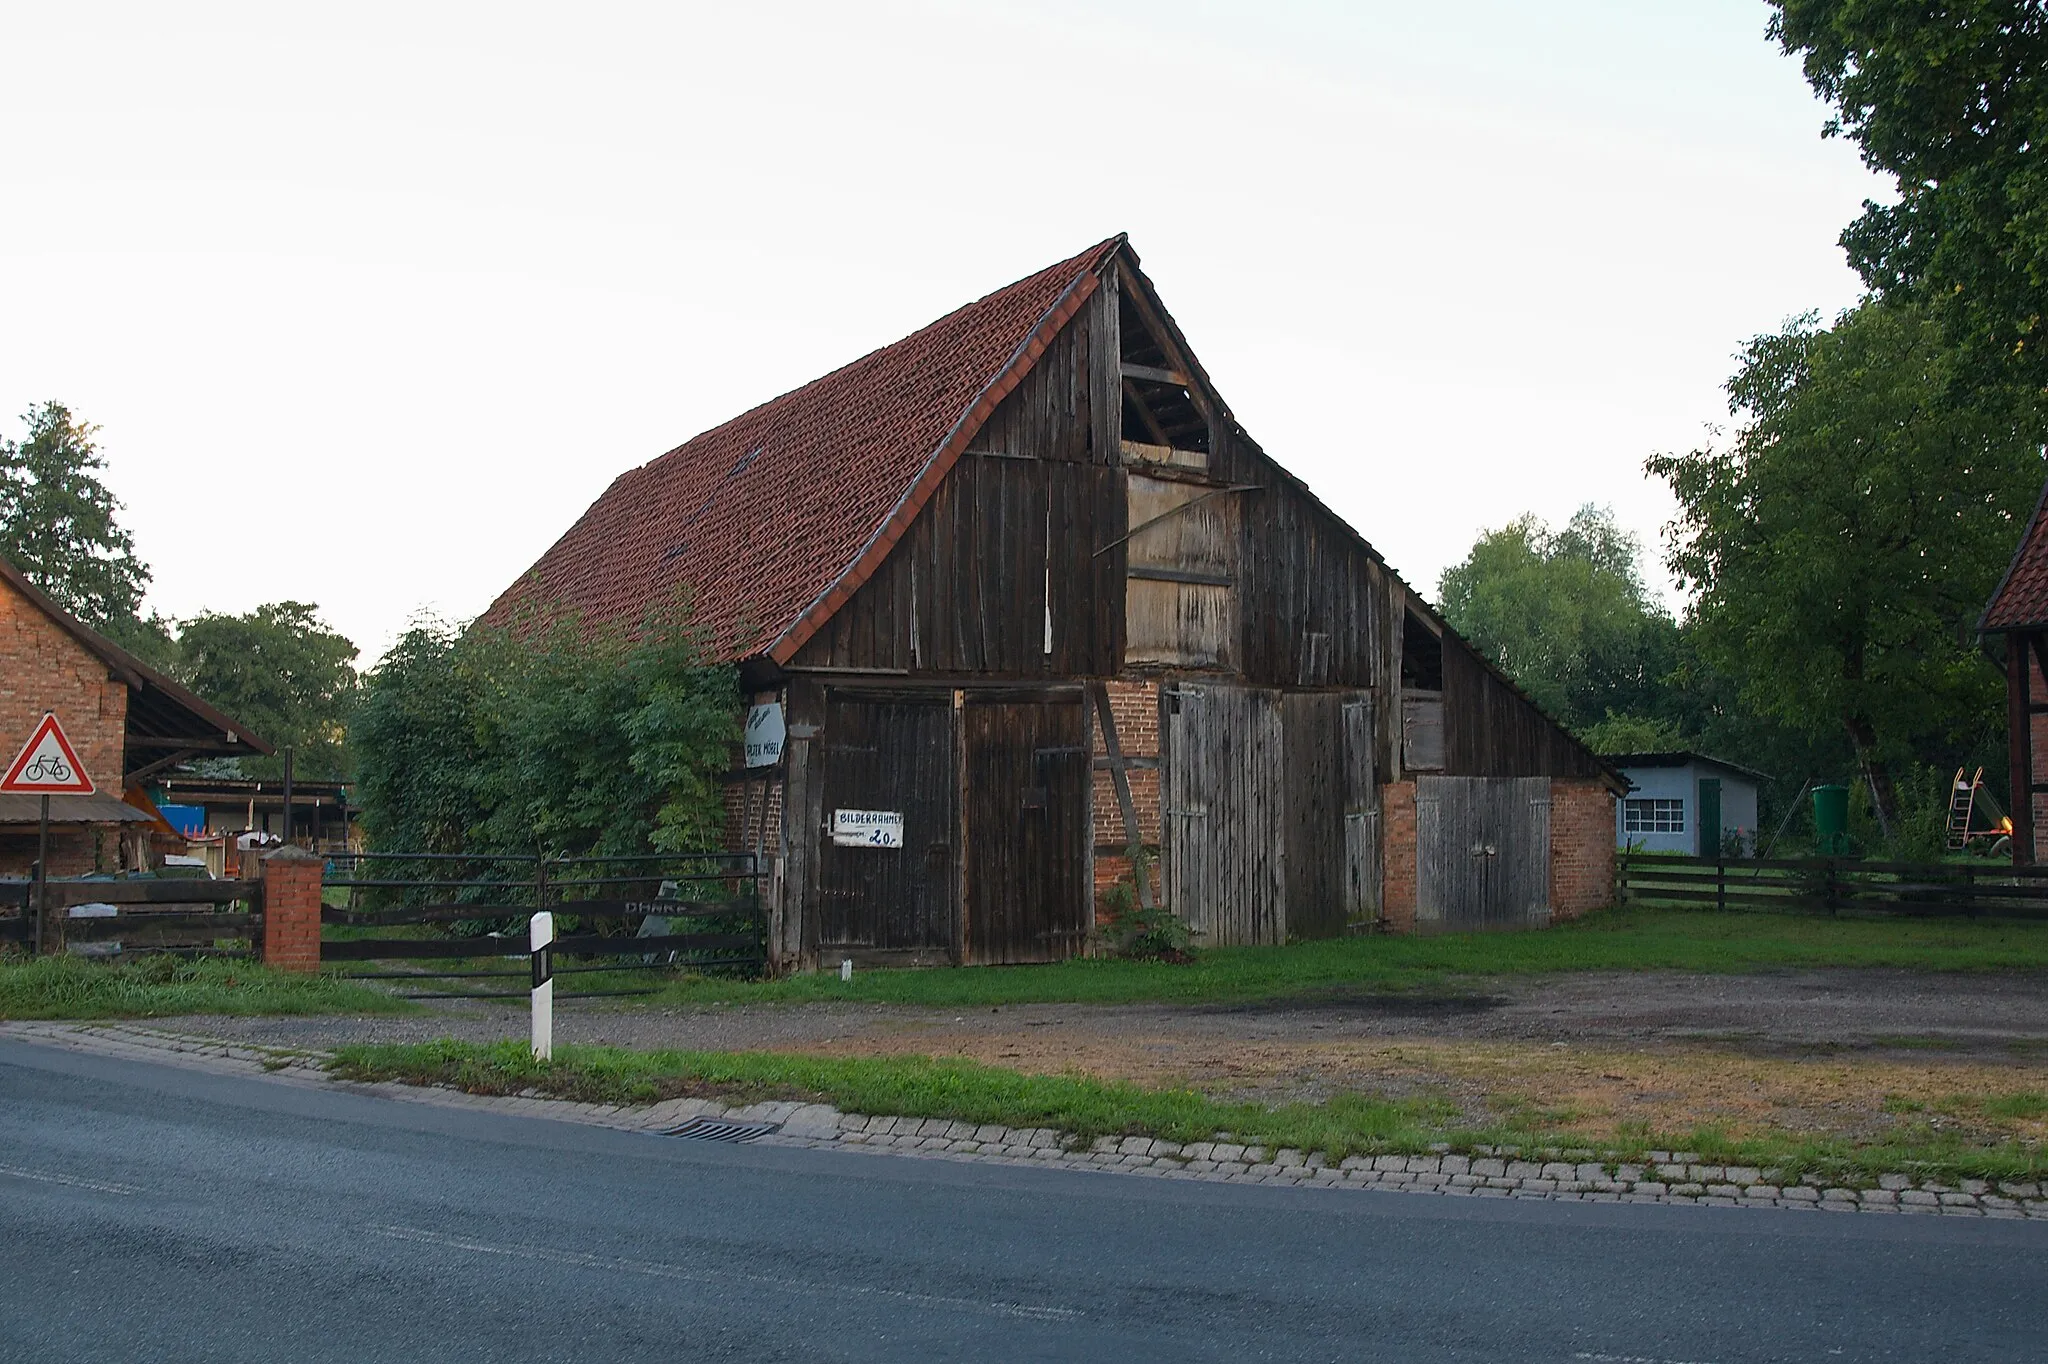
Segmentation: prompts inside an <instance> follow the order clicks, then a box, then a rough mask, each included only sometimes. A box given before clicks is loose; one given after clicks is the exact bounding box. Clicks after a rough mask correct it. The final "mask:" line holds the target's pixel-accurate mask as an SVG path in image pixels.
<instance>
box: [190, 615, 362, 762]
mask: <svg viewBox="0 0 2048 1364" xmlns="http://www.w3.org/2000/svg"><path fill="white" fill-rule="evenodd" d="M318 613H319V608H318V607H317V606H312V605H309V604H308V603H305V602H296V601H283V602H272V603H269V604H268V605H264V606H259V607H257V608H256V609H255V610H253V611H250V612H248V613H247V614H244V615H227V614H223V613H220V612H213V611H208V612H202V613H201V614H199V615H197V616H194V617H192V618H191V619H190V620H187V621H185V622H183V623H182V625H181V628H180V629H179V631H178V635H177V639H176V645H175V654H176V664H175V668H176V671H177V672H178V674H179V675H180V676H181V678H182V679H183V680H184V681H185V683H186V684H187V685H188V686H190V687H191V688H192V689H193V690H194V691H196V692H198V693H199V694H200V695H201V696H204V697H205V698H206V699H207V700H209V701H211V702H213V703H214V704H215V705H217V706H219V707H220V708H221V709H222V710H225V711H226V712H228V714H230V715H233V716H235V717H236V718H237V719H239V720H241V721H243V722H244V723H245V724H247V725H249V726H250V728H252V729H254V730H255V731H256V733H258V734H260V735H262V736H263V737H264V738H266V739H268V740H269V741H270V742H271V743H273V744H276V745H278V746H279V747H280V748H282V747H284V746H286V745H289V746H290V747H291V749H292V750H293V766H294V770H295V772H296V773H297V774H298V775H300V776H304V777H313V778H319V779H325V780H339V779H341V778H343V777H345V776H347V775H348V758H347V753H346V749H345V745H346V742H347V737H348V723H349V714H350V711H351V709H352V707H353V705H354V702H355V693H356V670H355V659H356V646H355V645H353V644H351V643H350V642H349V641H348V640H347V639H346V638H344V637H343V636H342V635H340V634H338V633H337V632H335V631H334V630H333V629H331V628H329V627H328V626H327V625H326V624H325V623H324V622H323V621H321V619H320V617H319V614H318ZM242 765H243V768H244V770H245V771H247V772H248V773H249V774H250V775H252V776H267V775H272V774H273V770H274V769H275V768H277V767H278V766H279V765H280V759H277V758H251V759H243V760H242Z"/></svg>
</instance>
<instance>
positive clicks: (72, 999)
mask: <svg viewBox="0 0 2048 1364" xmlns="http://www.w3.org/2000/svg"><path fill="white" fill-rule="evenodd" d="M412 1007H414V1006H412V1005H409V1004H407V1003H406V1002H405V1001H403V1000H400V999H396V998H394V997H392V996H391V995H388V994H386V993H384V992H383V991H381V990H373V989H370V988H369V987H368V986H364V985H358V984H356V983H354V982H352V981H345V980H336V979H335V978H333V977H332V976H302V975H288V974H286V973H284V972H281V971H272V970H269V969H268V968H266V967H263V966H260V965H257V964H255V963H253V962H239V961H220V960H207V959H203V958H202V959H199V960H192V961H186V960H181V959H179V958H176V957H144V958H141V959H140V960H137V961H133V962H120V963H114V962H104V961H86V960H83V959H81V958H78V957H39V958H37V959H35V960H34V961H22V962H5V963H0V1018H10V1019H25V1018H79V1019H84V1018H160V1017H164V1016H166V1015H170V1014H315V1013H396V1012H401V1011H404V1010H407V1009H410V1008H412Z"/></svg>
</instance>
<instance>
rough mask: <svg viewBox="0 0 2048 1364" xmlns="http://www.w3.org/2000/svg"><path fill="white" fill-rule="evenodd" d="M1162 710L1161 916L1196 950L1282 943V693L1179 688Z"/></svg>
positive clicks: (1192, 685)
mask: <svg viewBox="0 0 2048 1364" xmlns="http://www.w3.org/2000/svg"><path fill="white" fill-rule="evenodd" d="M1162 704H1163V708H1164V710H1165V717H1164V718H1165V725H1164V730H1165V740H1166V742H1165V762H1166V781H1165V783H1164V784H1165V794H1166V809H1165V812H1164V813H1165V826H1166V850H1165V852H1166V896H1167V907H1168V908H1170V909H1172V910H1173V912H1174V913H1176V914H1178V915H1180V917H1181V918H1182V919H1183V920H1184V921H1185V922H1186V923H1187V925H1188V927H1190V928H1192V929H1194V930H1195V931H1196V933H1198V934H1199V935H1200V936H1199V937H1198V938H1197V939H1196V942H1197V943H1198V944H1199V945H1201V946H1205V947H1237V946H1247V945H1253V944H1269V943H1278V942H1282V941H1284V940H1285V937H1286V933H1287V908H1286V903H1285V899H1284V896H1285V886H1284V883H1283V880H1282V852H1283V849H1284V846H1285V844H1284V834H1283V829H1284V825H1285V819H1286V805H1287V802H1286V795H1285V790H1286V788H1285V786H1284V784H1283V781H1282V767H1283V756H1284V755H1283V744H1282V731H1283V727H1282V724H1281V718H1280V711H1281V705H1280V693H1279V692H1277V691H1271V690H1267V689H1265V688H1261V687H1244V686H1233V685H1230V684H1227V683H1219V682H1211V681H1208V680H1206V679H1204V680H1201V681H1177V682H1172V683H1169V684H1168V685H1167V686H1166V687H1165V688H1164V689H1163V691H1162Z"/></svg>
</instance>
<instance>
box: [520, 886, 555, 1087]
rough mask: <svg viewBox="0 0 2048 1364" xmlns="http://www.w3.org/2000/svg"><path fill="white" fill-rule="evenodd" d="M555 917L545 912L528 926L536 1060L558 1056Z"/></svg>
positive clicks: (533, 919)
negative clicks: (556, 1047)
mask: <svg viewBox="0 0 2048 1364" xmlns="http://www.w3.org/2000/svg"><path fill="white" fill-rule="evenodd" d="M554 941H555V916H554V915H553V914H550V913H549V912H548V911H547V910H545V909H543V910H541V911H540V912H539V913H537V914H535V915H534V916H533V918H532V919H531V920H530V921H529V922H528V923H527V925H526V945H527V948H528V950H530V951H531V952H532V953H533V1059H534V1060H536V1061H551V1060H553V1059H554V1056H555V949H554V946H553V944H554Z"/></svg>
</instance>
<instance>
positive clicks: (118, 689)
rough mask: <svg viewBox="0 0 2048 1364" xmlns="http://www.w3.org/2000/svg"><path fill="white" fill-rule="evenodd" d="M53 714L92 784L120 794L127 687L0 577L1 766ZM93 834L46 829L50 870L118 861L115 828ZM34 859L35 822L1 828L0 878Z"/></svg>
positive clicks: (22, 872) (64, 872)
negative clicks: (96, 837)
mask: <svg viewBox="0 0 2048 1364" xmlns="http://www.w3.org/2000/svg"><path fill="white" fill-rule="evenodd" d="M46 710H53V711H55V712H57V719H58V720H59V721H60V722H62V724H63V726H64V734H65V737H67V738H68V739H70V740H71V746H72V747H73V748H76V749H77V750H78V757H79V761H81V762H83V763H84V764H85V770H86V772H87V773H88V774H89V775H90V776H91V777H92V779H93V784H94V785H96V786H98V787H99V789H100V790H101V791H102V792H105V793H106V794H107V795H111V796H116V797H118V796H119V795H120V794H121V774H122V772H123V771H124V770H125V769H124V768H123V767H122V758H123V756H124V755H123V752H122V750H123V748H124V746H125V743H126V737H127V726H128V686H127V684H126V683H124V682H119V681H116V680H114V679H113V678H111V677H109V676H108V675H107V665H106V664H104V663H102V662H101V661H100V660H99V659H98V658H97V657H95V656H94V655H93V654H92V653H90V652H88V651H87V650H86V648H85V647H84V646H83V645H81V644H80V643H79V642H78V641H77V640H75V639H73V638H72V637H71V636H70V635H69V634H68V633H66V632H65V630H64V629H63V627H61V626H59V625H58V624H57V623H56V622H55V621H53V620H51V619H50V618H49V617H48V616H46V615H44V614H43V613H42V612H41V611H40V610H38V609H37V608H36V607H35V606H34V605H32V604H31V603H30V602H29V600H28V599H27V598H26V597H24V596H22V595H21V594H20V593H18V592H16V591H15V590H14V589H13V588H12V587H10V586H9V585H8V584H6V583H5V582H0V749H4V750H5V751H4V752H0V763H6V762H7V761H9V760H10V759H12V758H13V757H14V755H15V753H16V751H17V750H19V749H20V747H21V746H22V745H23V744H24V743H26V742H27V741H28V736H29V735H30V734H31V733H32V732H34V730H35V727H36V724H37V722H38V721H40V720H41V719H42V718H43V712H44V711H46ZM99 843H100V848H99V857H98V859H97V861H96V860H95V855H94V850H95V840H94V837H93V831H91V830H87V829H78V828H67V829H63V830H56V829H53V830H51V832H50V874H51V875H52V876H82V875H84V874H85V873H87V872H90V871H95V870H111V869H112V868H113V867H114V866H115V865H116V864H117V863H118V862H119V851H118V849H119V839H118V836H117V835H115V834H114V833H113V832H112V831H107V832H106V835H105V837H103V838H102V839H100V840H99ZM35 856H36V836H35V826H34V825H14V826H11V827H10V828H8V829H7V830H6V831H4V832H0V875H8V876H26V875H27V874H28V871H29V868H30V866H31V865H32V864H33V863H34V861H35Z"/></svg>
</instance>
